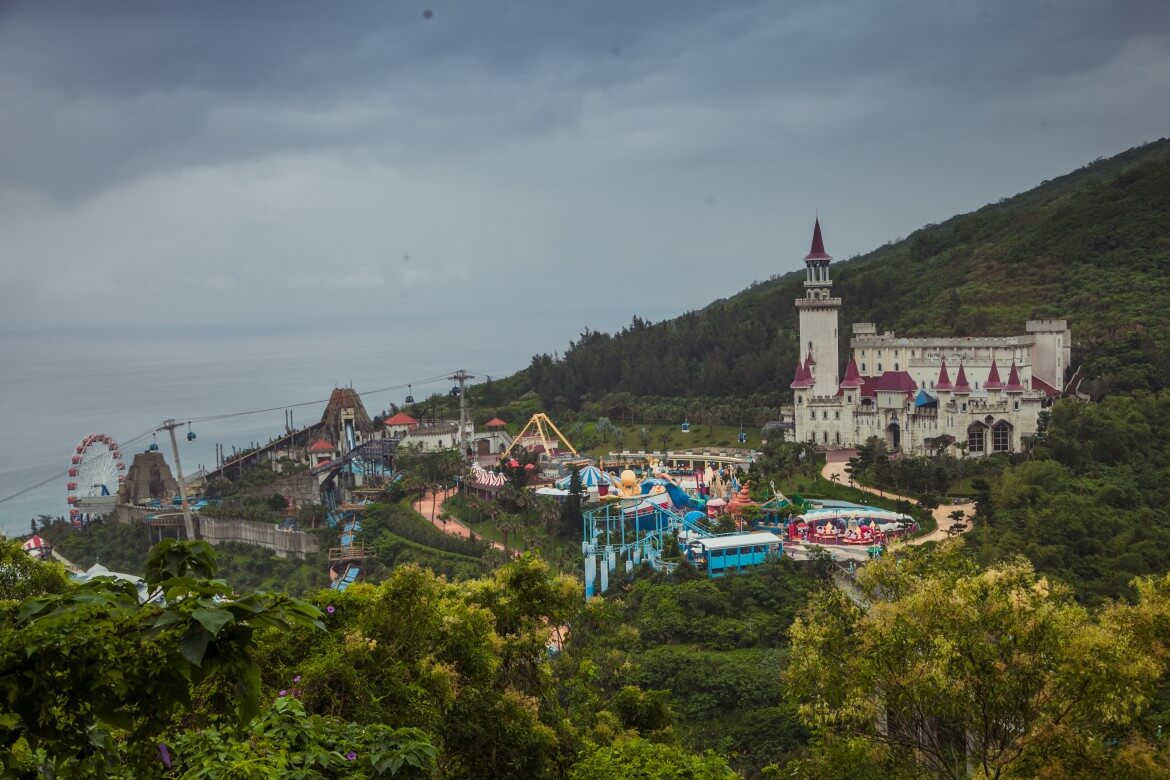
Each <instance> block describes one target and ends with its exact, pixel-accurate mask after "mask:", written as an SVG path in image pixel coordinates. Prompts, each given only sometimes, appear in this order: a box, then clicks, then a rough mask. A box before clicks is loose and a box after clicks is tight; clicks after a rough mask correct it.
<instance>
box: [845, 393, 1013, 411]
mask: <svg viewBox="0 0 1170 780" xmlns="http://www.w3.org/2000/svg"><path fill="white" fill-rule="evenodd" d="M845 403H847V404H851V403H853V396H851V395H847V396H845ZM1016 408H1017V409H1018V408H1020V404H1019V403H1016Z"/></svg>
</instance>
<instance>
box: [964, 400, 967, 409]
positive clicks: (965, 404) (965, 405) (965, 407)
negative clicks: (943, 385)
mask: <svg viewBox="0 0 1170 780" xmlns="http://www.w3.org/2000/svg"><path fill="white" fill-rule="evenodd" d="M963 411H964V412H965V411H967V402H966V401H964V402H963Z"/></svg>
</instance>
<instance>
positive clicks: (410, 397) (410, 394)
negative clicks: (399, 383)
mask: <svg viewBox="0 0 1170 780" xmlns="http://www.w3.org/2000/svg"><path fill="white" fill-rule="evenodd" d="M406 402H407V403H408V404H412V403H414V388H413V387H411V386H410V385H407V386H406Z"/></svg>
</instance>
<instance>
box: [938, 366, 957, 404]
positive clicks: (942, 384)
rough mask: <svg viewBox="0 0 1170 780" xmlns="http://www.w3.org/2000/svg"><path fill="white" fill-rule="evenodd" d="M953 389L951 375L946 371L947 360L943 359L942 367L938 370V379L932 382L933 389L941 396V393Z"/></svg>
mask: <svg viewBox="0 0 1170 780" xmlns="http://www.w3.org/2000/svg"><path fill="white" fill-rule="evenodd" d="M954 389H955V386H954V385H952V384H951V376H950V374H948V373H947V361H946V360H945V359H944V360H943V362H942V367H941V368H940V369H939V371H938V381H937V382H935V383H934V390H935V392H936V393H938V394H939V395H940V396H941V395H942V394H943V393H950V392H951V391H952V390H954Z"/></svg>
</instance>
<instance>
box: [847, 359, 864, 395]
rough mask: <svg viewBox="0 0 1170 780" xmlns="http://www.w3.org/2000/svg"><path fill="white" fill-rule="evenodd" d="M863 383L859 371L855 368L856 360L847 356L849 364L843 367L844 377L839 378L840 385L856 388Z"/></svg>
mask: <svg viewBox="0 0 1170 780" xmlns="http://www.w3.org/2000/svg"><path fill="white" fill-rule="evenodd" d="M864 384H865V380H863V379H862V378H861V372H860V371H858V370H857V361H856V360H854V359H853V358H849V365H848V366H846V367H845V378H844V379H842V380H841V387H847V388H856V387H861V386H862V385H864Z"/></svg>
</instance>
